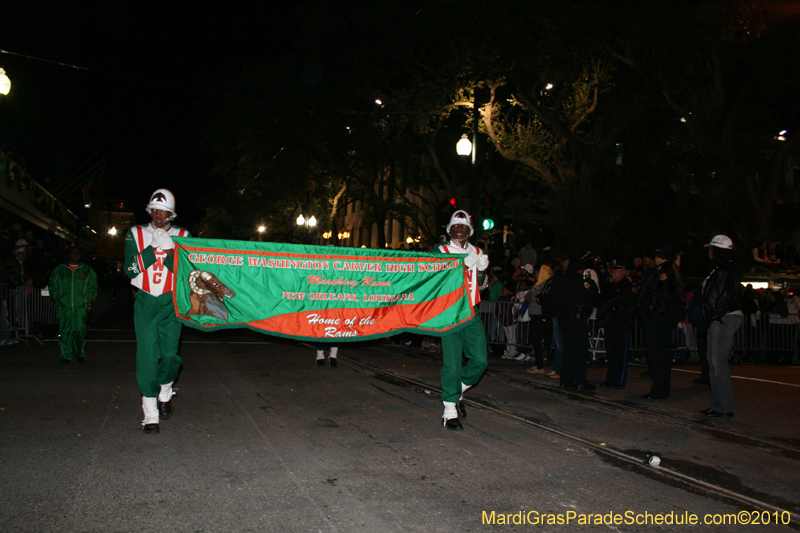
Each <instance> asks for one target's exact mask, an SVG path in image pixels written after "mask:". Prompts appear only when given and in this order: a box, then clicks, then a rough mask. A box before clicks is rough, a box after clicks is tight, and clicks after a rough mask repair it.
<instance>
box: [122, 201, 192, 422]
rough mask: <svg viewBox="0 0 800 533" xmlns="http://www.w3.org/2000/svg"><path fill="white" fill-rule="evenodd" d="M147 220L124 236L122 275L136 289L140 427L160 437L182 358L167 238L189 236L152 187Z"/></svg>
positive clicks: (172, 206)
mask: <svg viewBox="0 0 800 533" xmlns="http://www.w3.org/2000/svg"><path fill="white" fill-rule="evenodd" d="M146 210H147V212H148V213H149V214H150V217H151V222H150V223H149V224H146V225H143V226H134V227H132V228H131V229H129V230H128V234H127V235H126V237H125V264H124V269H125V275H126V276H128V278H129V279H130V280H131V285H133V286H134V287H136V288H137V289H138V291H137V292H136V304H135V305H134V311H133V326H134V329H135V330H136V381H138V383H139V392H140V393H141V394H142V411H144V420H143V421H142V426H143V429H144V432H145V433H146V434H158V433H160V432H161V431H160V428H159V420H166V419H168V418H170V417H171V416H172V412H173V408H172V396H173V395H174V394H175V393H174V392H173V391H172V384H173V382H174V381H175V379H176V378H177V377H178V372H179V370H180V368H181V363H182V361H181V358H180V356H179V355H178V343H179V341H180V337H181V323H180V321H179V320H178V319H177V318H176V316H175V308H174V305H173V303H172V291H173V288H174V283H175V280H174V278H175V276H174V275H173V274H172V264H173V257H174V243H173V242H172V237H191V235H190V234H189V231H188V230H186V229H184V228H180V227H178V226H176V225H174V224H173V223H172V220H173V219H174V218H175V216H176V214H175V196H174V195H173V194H172V192H171V191H169V190H168V189H157V190H156V191H155V192H153V194H152V195H151V196H150V202H149V203H148V204H147V207H146Z"/></svg>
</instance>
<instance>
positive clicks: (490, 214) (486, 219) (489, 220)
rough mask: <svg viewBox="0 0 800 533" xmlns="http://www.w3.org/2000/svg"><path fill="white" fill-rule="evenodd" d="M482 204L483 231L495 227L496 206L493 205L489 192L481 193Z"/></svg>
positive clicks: (481, 221)
mask: <svg viewBox="0 0 800 533" xmlns="http://www.w3.org/2000/svg"><path fill="white" fill-rule="evenodd" d="M480 200H481V205H480V217H479V220H480V225H481V229H482V230H483V231H489V230H491V229H494V207H493V206H492V197H491V196H489V195H488V194H482V195H481V198H480Z"/></svg>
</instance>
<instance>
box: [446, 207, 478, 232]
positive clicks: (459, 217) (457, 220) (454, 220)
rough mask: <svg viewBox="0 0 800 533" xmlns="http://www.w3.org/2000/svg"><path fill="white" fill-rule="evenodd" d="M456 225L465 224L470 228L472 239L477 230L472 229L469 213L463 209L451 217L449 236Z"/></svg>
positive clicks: (448, 227)
mask: <svg viewBox="0 0 800 533" xmlns="http://www.w3.org/2000/svg"><path fill="white" fill-rule="evenodd" d="M456 224H463V225H465V226H467V227H468V228H469V236H470V237H472V234H473V233H475V230H473V229H472V222H470V220H469V213H467V212H466V211H464V210H463V209H459V210H458V211H456V212H455V213H453V215H452V216H451V217H450V223H449V224H447V234H448V235H450V228H451V227H452V226H454V225H456Z"/></svg>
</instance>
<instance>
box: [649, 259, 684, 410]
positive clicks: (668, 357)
mask: <svg viewBox="0 0 800 533" xmlns="http://www.w3.org/2000/svg"><path fill="white" fill-rule="evenodd" d="M677 255H678V251H677V250H676V249H675V248H674V247H672V246H670V245H668V244H662V245H659V246H658V247H657V248H656V250H655V256H656V258H655V263H656V268H655V269H654V271H653V273H652V275H650V276H649V277H648V278H647V280H646V281H643V285H642V289H641V291H640V293H639V302H638V305H639V312H640V314H641V316H642V318H643V319H644V326H645V328H644V329H645V339H646V345H647V361H648V363H649V366H650V378H651V379H652V380H653V385H652V387H651V388H650V392H648V393H647V394H645V395H644V396H642V398H644V399H646V400H663V399H666V398H669V397H670V394H671V389H672V386H671V382H672V352H671V351H670V344H671V338H672V330H673V329H675V326H677V325H678V322H680V321H681V320H682V319H683V317H684V316H686V299H685V297H684V293H683V283H682V281H681V278H680V276H679V275H678V274H677V271H676V269H675V268H673V263H674V261H675V259H676V258H677Z"/></svg>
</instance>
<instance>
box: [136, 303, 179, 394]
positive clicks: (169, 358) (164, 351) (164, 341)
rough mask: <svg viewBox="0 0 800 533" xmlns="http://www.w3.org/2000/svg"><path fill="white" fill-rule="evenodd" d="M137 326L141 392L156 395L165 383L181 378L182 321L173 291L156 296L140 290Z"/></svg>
mask: <svg viewBox="0 0 800 533" xmlns="http://www.w3.org/2000/svg"><path fill="white" fill-rule="evenodd" d="M133 326H134V328H135V330H136V380H137V381H138V382H139V392H141V393H142V396H144V397H146V398H156V397H157V396H158V393H159V392H160V391H161V385H162V384H166V383H171V382H173V381H175V378H177V377H178V370H179V369H180V367H181V363H182V361H181V358H180V357H179V356H178V341H179V340H180V337H181V323H180V322H179V321H178V319H177V318H175V307H174V306H173V304H172V293H171V292H169V293H167V294H162V295H161V296H152V295H150V294H148V293H146V292H144V291H139V292H138V294H137V295H136V304H135V306H134V313H133Z"/></svg>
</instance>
